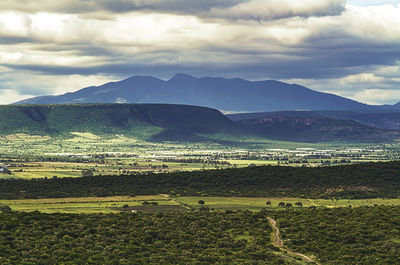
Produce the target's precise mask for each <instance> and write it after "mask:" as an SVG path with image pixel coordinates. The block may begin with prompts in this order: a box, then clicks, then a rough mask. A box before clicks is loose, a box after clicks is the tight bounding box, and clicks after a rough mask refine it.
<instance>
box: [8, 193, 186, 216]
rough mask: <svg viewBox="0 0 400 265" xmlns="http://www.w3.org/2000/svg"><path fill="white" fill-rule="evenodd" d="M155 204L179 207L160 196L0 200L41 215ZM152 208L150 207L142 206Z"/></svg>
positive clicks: (13, 208)
mask: <svg viewBox="0 0 400 265" xmlns="http://www.w3.org/2000/svg"><path fill="white" fill-rule="evenodd" d="M145 201H148V202H156V203H157V204H158V205H160V206H164V205H179V203H177V202H175V201H173V200H169V199H168V198H166V197H164V196H161V195H149V196H135V197H128V196H113V197H84V198H60V199H58V198H57V199H54V198H52V199H27V200H0V205H1V204H3V205H8V206H10V207H11V209H12V210H13V211H25V212H26V211H28V212H30V211H40V212H43V213H111V212H119V210H118V209H115V208H121V207H123V206H124V205H128V206H132V207H133V206H142V203H143V202H145ZM143 207H152V206H143Z"/></svg>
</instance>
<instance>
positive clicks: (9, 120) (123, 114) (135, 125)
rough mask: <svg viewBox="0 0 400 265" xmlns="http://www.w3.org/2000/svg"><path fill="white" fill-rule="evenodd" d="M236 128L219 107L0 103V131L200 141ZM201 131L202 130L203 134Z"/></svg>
mask: <svg viewBox="0 0 400 265" xmlns="http://www.w3.org/2000/svg"><path fill="white" fill-rule="evenodd" d="M236 131H238V132H240V131H241V129H240V128H239V126H237V125H236V124H234V123H233V122H232V121H231V120H229V119H228V118H226V117H225V116H224V115H223V114H221V113H220V112H219V111H217V110H214V109H210V108H204V107H196V106H184V105H165V104H136V105H135V104H79V105H78V104H75V105H8V106H0V134H1V135H7V134H12V133H26V134H37V135H51V136H66V135H69V134H70V132H90V133H94V134H96V135H114V134H124V135H128V136H133V137H139V138H142V139H146V140H152V141H159V140H179V141H203V140H207V138H206V136H207V135H212V134H218V133H222V134H225V135H228V134H230V133H235V132H236ZM204 135H205V136H204Z"/></svg>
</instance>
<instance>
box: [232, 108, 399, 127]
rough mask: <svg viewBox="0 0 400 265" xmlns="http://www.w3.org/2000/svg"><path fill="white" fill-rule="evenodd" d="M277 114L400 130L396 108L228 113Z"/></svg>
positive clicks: (242, 117)
mask: <svg viewBox="0 0 400 265" xmlns="http://www.w3.org/2000/svg"><path fill="white" fill-rule="evenodd" d="M276 115H282V116H285V117H301V118H310V117H311V118H315V117H325V118H330V119H335V120H352V121H355V122H357V123H361V124H364V125H367V126H371V127H376V128H380V129H390V130H400V112H399V111H395V110H392V111H389V110H376V111H284V112H259V113H237V114H230V115H227V117H228V118H230V119H231V120H233V121H240V120H248V119H260V118H264V117H271V116H276Z"/></svg>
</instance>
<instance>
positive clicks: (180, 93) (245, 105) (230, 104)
mask: <svg viewBox="0 0 400 265" xmlns="http://www.w3.org/2000/svg"><path fill="white" fill-rule="evenodd" d="M65 103H165V104H186V105H196V106H205V107H210V108H214V109H218V110H221V111H225V112H266V111H286V110H338V111H344V110H345V111H365V110H384V109H388V110H392V109H398V110H400V104H396V105H383V106H372V105H367V104H363V103H360V102H357V101H354V100H350V99H347V98H344V97H340V96H337V95H333V94H328V93H322V92H317V91H314V90H311V89H309V88H306V87H304V86H300V85H296V84H287V83H283V82H279V81H274V80H266V81H248V80H244V79H240V78H234V79H226V78H218V77H217V78H216V77H203V78H196V77H193V76H190V75H186V74H176V75H175V76H174V77H172V78H171V79H169V80H167V81H164V80H161V79H158V78H155V77H151V76H133V77H131V78H128V79H125V80H122V81H119V82H111V83H107V84H104V85H101V86H91V87H86V88H83V89H80V90H78V91H76V92H72V93H66V94H63V95H58V96H40V97H35V98H31V99H26V100H22V101H19V102H17V104H65Z"/></svg>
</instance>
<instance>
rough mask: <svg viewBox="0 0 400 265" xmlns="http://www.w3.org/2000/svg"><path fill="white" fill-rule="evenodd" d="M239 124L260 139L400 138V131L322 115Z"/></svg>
mask: <svg viewBox="0 0 400 265" xmlns="http://www.w3.org/2000/svg"><path fill="white" fill-rule="evenodd" d="M236 122H237V123H238V124H240V125H241V126H242V127H245V128H247V129H248V130H250V131H252V132H253V133H256V134H258V135H260V136H264V137H268V138H270V139H277V140H286V141H295V142H329V141H342V142H343V141H346V142H389V141H392V140H395V139H398V138H400V132H399V131H389V130H382V129H379V128H375V127H371V126H366V125H363V124H360V123H357V122H355V121H352V120H336V119H331V118H326V117H318V116H294V115H293V116H291V115H285V114H284V113H271V114H270V115H268V116H267V115H264V116H263V117H259V118H251V119H242V120H238V121H236Z"/></svg>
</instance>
